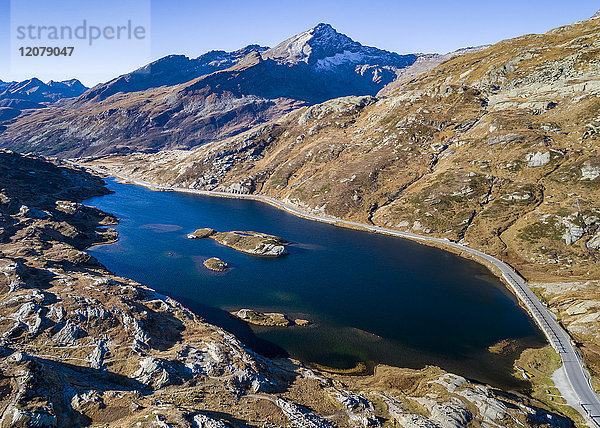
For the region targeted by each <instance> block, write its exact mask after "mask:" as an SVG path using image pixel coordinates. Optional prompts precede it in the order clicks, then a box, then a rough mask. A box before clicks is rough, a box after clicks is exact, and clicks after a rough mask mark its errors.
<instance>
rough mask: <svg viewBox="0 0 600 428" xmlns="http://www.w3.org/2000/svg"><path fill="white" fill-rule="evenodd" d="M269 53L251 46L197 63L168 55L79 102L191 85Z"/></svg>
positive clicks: (97, 88)
mask: <svg viewBox="0 0 600 428" xmlns="http://www.w3.org/2000/svg"><path fill="white" fill-rule="evenodd" d="M267 49H268V48H265V47H262V46H259V45H249V46H246V47H245V48H242V49H239V50H237V51H234V52H225V51H211V52H208V53H206V54H204V55H200V56H199V57H198V58H194V59H190V58H188V57H186V56H184V55H168V56H166V57H163V58H161V59H159V60H156V61H154V62H152V63H150V64H148V65H146V66H144V67H142V68H139V69H138V70H135V71H133V72H131V73H127V74H124V75H122V76H119V77H117V78H115V79H112V80H110V81H109V82H107V83H102V84H99V85H96V86H95V87H93V88H92V89H91V90H89V91H88V92H86V93H85V94H84V95H83V96H82V97H80V98H79V99H78V100H77V101H78V102H79V103H83V102H85V101H91V100H95V101H99V100H104V99H106V98H108V97H110V96H111V95H114V94H116V93H118V92H122V93H127V92H137V91H144V90H146V89H150V88H157V87H159V86H173V85H177V84H180V83H185V82H189V81H190V80H193V79H196V78H198V77H201V76H206V75H207V74H211V73H214V72H216V71H220V70H225V69H226V68H229V67H232V66H234V65H235V64H237V63H238V62H240V61H241V60H242V59H243V58H244V57H245V56H246V55H248V54H249V53H251V52H264V51H265V50H267Z"/></svg>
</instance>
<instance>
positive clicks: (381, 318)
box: [86, 180, 544, 388]
mask: <svg viewBox="0 0 600 428" xmlns="http://www.w3.org/2000/svg"><path fill="white" fill-rule="evenodd" d="M109 187H110V188H111V189H112V190H114V191H115V193H114V194H112V195H108V196H102V197H98V198H93V199H90V200H88V201H86V204H89V205H94V206H97V207H99V208H100V209H102V210H104V211H107V212H110V213H113V214H115V215H117V216H118V217H119V218H120V219H121V222H120V224H119V225H118V226H117V230H118V231H119V241H118V242H117V243H115V244H110V245H103V246H97V247H93V248H91V249H90V250H89V252H90V253H91V254H92V255H94V256H95V257H96V258H98V259H99V260H100V262H102V263H103V264H104V265H106V266H107V267H108V268H109V269H111V270H112V271H114V272H115V273H117V274H119V275H122V276H126V277H130V278H132V279H135V280H137V281H139V282H141V283H143V284H145V285H148V286H150V287H152V288H154V289H156V290H157V291H159V292H161V293H164V294H167V295H169V296H171V297H173V298H176V299H178V300H179V301H181V302H182V303H184V304H185V305H187V306H188V307H189V308H190V309H192V310H194V311H195V312H197V313H198V314H199V315H200V316H202V317H204V318H205V319H206V320H208V321H210V322H212V323H215V324H217V325H220V326H222V327H224V328H225V329H228V330H229V331H231V332H233V333H234V334H236V335H237V336H238V337H239V338H240V339H241V340H242V341H244V342H245V343H246V344H247V345H248V346H250V347H252V348H254V349H255V350H257V351H258V352H261V353H263V354H265V355H268V356H274V355H290V356H292V357H294V358H297V359H299V360H301V361H304V362H306V363H313V362H314V363H319V364H322V365H326V366H330V367H335V368H350V367H353V366H354V365H355V364H357V363H358V362H365V363H366V364H367V365H368V366H369V367H373V366H374V365H375V364H389V365H394V366H400V367H412V368H421V367H423V366H424V365H427V364H430V365H439V366H441V367H443V368H444V369H446V370H450V371H453V372H455V373H459V374H462V375H465V376H467V377H470V378H473V379H477V380H480V381H484V382H489V383H491V384H494V385H496V386H501V387H509V388H520V387H522V386H523V385H522V384H521V382H520V381H518V380H516V379H515V378H513V377H512V376H511V374H510V373H511V372H512V368H511V367H512V362H513V359H514V356H515V355H514V354H513V355H509V356H499V355H496V354H492V353H490V352H489V351H488V347H489V346H490V345H493V344H495V343H497V342H498V341H500V340H503V339H514V340H516V341H517V342H518V344H519V346H520V347H521V349H522V347H525V346H541V345H542V344H543V343H544V341H543V337H542V335H541V333H540V331H539V330H538V329H537V327H536V326H535V324H534V323H533V321H532V320H531V319H530V318H529V317H528V315H527V314H526V313H525V311H524V310H523V309H522V308H521V307H519V305H518V304H517V301H516V298H515V297H514V296H513V295H512V294H511V293H510V292H509V291H508V290H507V289H506V288H505V287H504V286H503V285H502V283H501V282H500V281H499V280H498V279H496V278H494V277H493V276H492V275H491V274H490V272H489V271H488V270H487V269H486V268H485V267H483V266H481V265H479V264H477V263H474V262H471V261H468V260H465V259H461V258H459V257H458V256H455V255H453V254H450V253H448V252H445V251H442V250H439V249H435V248H430V247H427V246H424V245H419V244H416V243H414V242H411V241H407V240H403V239H399V238H393V237H389V236H384V235H377V234H373V233H368V232H361V231H355V230H350V229H344V228H338V227H335V226H331V225H328V224H324V223H317V222H312V221H308V220H304V219H301V218H298V217H295V216H293V215H291V214H288V213H286V212H284V211H281V210H277V209H275V208H273V207H271V206H269V205H266V204H263V203H260V202H255V201H248V200H236V199H224V198H214V197H207V196H199V195H190V194H182V193H175V192H154V191H151V190H148V189H145V188H142V187H138V186H133V185H124V184H119V183H117V182H116V181H114V180H109ZM201 227H211V228H213V229H215V230H218V231H229V230H254V231H259V232H265V233H269V234H274V235H278V236H281V237H283V238H284V239H286V240H288V241H290V242H292V243H293V244H292V245H291V246H289V247H288V249H289V253H290V254H289V255H288V256H285V257H281V258H260V257H253V256H249V255H246V254H242V253H239V252H237V251H235V250H233V249H230V248H227V247H223V246H221V245H219V244H218V243H216V242H215V241H213V240H211V239H201V240H189V239H186V234H187V233H189V232H192V231H194V230H195V229H197V228H201ZM209 257H219V258H220V259H222V260H224V261H226V262H227V263H228V264H229V265H230V267H231V269H230V270H228V271H226V272H224V273H215V272H212V271H209V270H208V269H206V268H205V267H204V266H203V265H202V262H203V261H204V260H206V259H207V258H209ZM239 308H252V309H256V310H259V311H273V312H284V313H286V314H288V315H289V316H290V317H292V318H294V317H297V318H305V319H308V320H310V321H312V322H313V323H315V325H314V326H312V327H308V328H301V327H291V328H268V327H249V326H248V325H246V324H245V323H243V322H241V321H238V320H235V319H233V318H231V317H230V316H229V315H228V313H227V311H232V310H236V309H239Z"/></svg>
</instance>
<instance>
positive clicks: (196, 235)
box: [187, 227, 215, 239]
mask: <svg viewBox="0 0 600 428" xmlns="http://www.w3.org/2000/svg"><path fill="white" fill-rule="evenodd" d="M214 233H215V231H214V230H213V229H211V228H209V227H206V228H204V229H196V231H194V232H192V233H188V235H187V237H188V239H203V238H208V237H209V236H211V235H213V234H214Z"/></svg>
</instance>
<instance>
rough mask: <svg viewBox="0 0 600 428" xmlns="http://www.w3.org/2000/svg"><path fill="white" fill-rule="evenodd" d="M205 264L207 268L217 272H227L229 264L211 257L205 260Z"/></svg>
mask: <svg viewBox="0 0 600 428" xmlns="http://www.w3.org/2000/svg"><path fill="white" fill-rule="evenodd" d="M203 264H204V266H205V267H206V268H208V269H210V270H214V271H216V272H223V271H224V270H227V263H225V262H224V261H223V260H221V259H219V258H217V257H211V258H210V259H208V260H205V261H204V263H203Z"/></svg>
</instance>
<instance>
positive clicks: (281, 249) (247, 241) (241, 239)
mask: <svg viewBox="0 0 600 428" xmlns="http://www.w3.org/2000/svg"><path fill="white" fill-rule="evenodd" d="M187 237H188V238H189V239H203V238H212V239H214V240H215V241H217V242H218V243H219V244H221V245H225V246H227V247H230V248H233V249H234V250H237V251H241V252H243V253H246V254H251V255H254V256H267V257H279V256H282V255H284V254H287V250H286V249H285V245H287V244H288V243H287V242H286V241H285V240H284V239H282V238H280V237H278V236H274V235H268V234H266V233H259V232H251V231H245V232H240V231H233V232H217V231H215V230H213V229H211V228H203V229H197V230H196V231H195V232H193V233H190V234H188V235H187Z"/></svg>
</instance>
